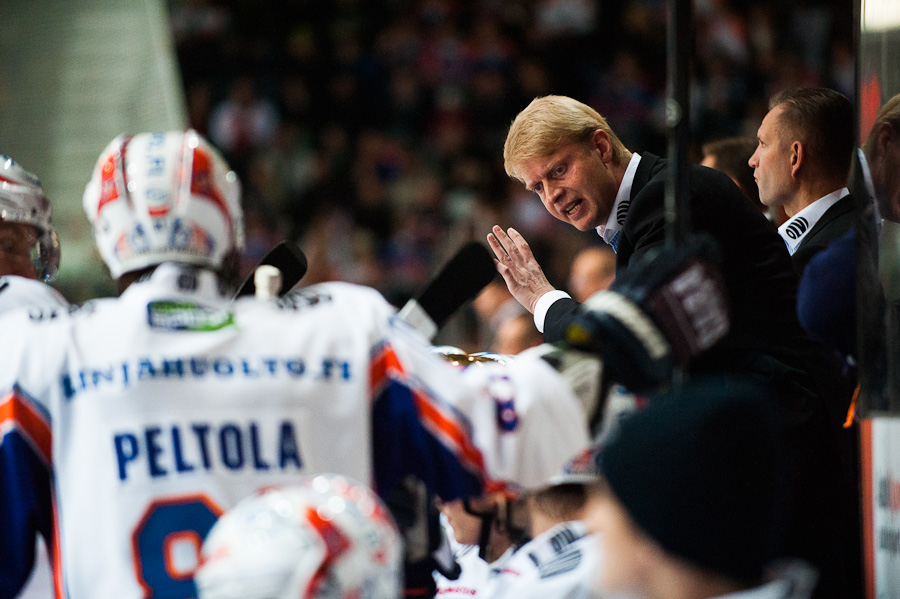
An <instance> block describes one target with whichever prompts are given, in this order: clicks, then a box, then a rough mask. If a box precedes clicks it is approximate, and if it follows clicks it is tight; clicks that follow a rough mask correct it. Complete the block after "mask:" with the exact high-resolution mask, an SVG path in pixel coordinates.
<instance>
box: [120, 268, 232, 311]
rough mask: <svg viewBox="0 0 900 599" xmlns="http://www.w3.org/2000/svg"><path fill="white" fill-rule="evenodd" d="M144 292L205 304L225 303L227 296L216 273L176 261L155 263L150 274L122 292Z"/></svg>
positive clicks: (228, 300) (130, 293) (227, 299)
mask: <svg viewBox="0 0 900 599" xmlns="http://www.w3.org/2000/svg"><path fill="white" fill-rule="evenodd" d="M137 293H141V294H146V295H148V297H150V296H153V297H157V296H158V297H163V296H166V297H168V298H169V299H175V298H178V299H183V300H185V301H189V300H195V301H203V302H204V304H211V305H217V304H218V305H223V306H224V305H228V304H229V303H230V298H229V297H228V296H227V294H226V293H225V290H224V289H223V288H222V285H221V282H220V281H219V278H218V276H216V273H214V272H213V271H211V270H209V269H206V268H203V267H192V266H187V265H183V264H179V263H175V262H165V263H163V264H160V265H159V266H157V267H156V268H155V269H154V270H153V272H151V273H150V274H149V275H145V276H144V277H142V278H141V279H140V280H139V281H138V282H137V283H135V284H133V285H130V286H129V287H128V289H126V290H125V291H124V292H123V295H125V294H129V295H133V294H137Z"/></svg>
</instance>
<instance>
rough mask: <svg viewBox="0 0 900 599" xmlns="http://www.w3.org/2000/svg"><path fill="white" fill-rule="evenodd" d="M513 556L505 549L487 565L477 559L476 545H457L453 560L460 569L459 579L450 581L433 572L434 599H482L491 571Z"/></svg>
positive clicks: (511, 550)
mask: <svg viewBox="0 0 900 599" xmlns="http://www.w3.org/2000/svg"><path fill="white" fill-rule="evenodd" d="M511 555H513V549H512V548H510V549H507V550H506V551H505V552H504V553H503V554H502V555H501V556H500V557H498V558H497V559H496V560H494V561H493V562H491V563H488V562H486V561H484V560H483V559H481V558H480V557H478V546H477V545H459V544H457V549H456V551H454V552H453V558H454V559H455V560H456V563H457V565H458V566H459V568H460V574H459V577H458V578H457V579H456V580H450V579H449V578H446V577H445V576H443V575H442V574H440V573H438V572H435V574H434V581H435V586H436V587H437V592H436V593H435V596H436V597H439V598H440V599H475V598H478V597H484V596H485V595H484V590H485V586H486V585H487V581H488V579H489V578H490V577H491V571H492V569H497V570H499V569H502V567H503V564H504V563H506V561H507V560H508V559H509V558H510V556H511Z"/></svg>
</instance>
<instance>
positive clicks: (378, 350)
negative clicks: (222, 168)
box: [0, 264, 484, 599]
mask: <svg viewBox="0 0 900 599" xmlns="http://www.w3.org/2000/svg"><path fill="white" fill-rule="evenodd" d="M0 330H2V331H3V339H4V343H2V344H0V434H2V437H0V535H2V540H0V585H5V586H3V587H2V588H0V598H5V597H12V596H14V595H15V592H16V591H17V590H18V587H19V586H20V585H21V583H22V582H23V581H24V580H25V578H26V577H27V574H28V572H27V567H26V566H25V565H24V564H23V561H22V559H21V557H20V556H22V555H25V554H27V553H28V552H30V551H33V543H34V528H35V527H36V526H37V527H44V528H50V529H52V530H53V531H54V538H53V544H54V547H53V549H54V554H55V555H56V556H57V560H56V564H55V572H56V586H57V590H56V592H57V595H58V596H60V597H91V598H92V599H112V598H115V599H125V598H130V597H168V598H172V599H175V598H181V597H194V596H195V589H194V583H193V580H192V572H193V570H194V568H195V566H196V565H197V556H198V552H199V549H200V545H201V543H202V541H203V538H204V537H205V535H206V534H207V532H208V531H209V529H210V527H211V526H212V524H213V523H214V522H215V520H216V519H217V517H218V516H219V514H221V513H222V511H223V510H225V509H228V508H229V507H231V506H233V505H234V504H235V503H237V501H239V500H240V499H242V498H243V497H246V496H247V495H249V494H250V493H252V492H253V491H255V490H257V489H258V488H260V487H263V486H267V485H273V484H281V483H286V482H289V481H291V480H293V479H295V478H296V477H297V476H298V475H300V474H308V473H315V472H338V473H342V474H345V475H348V476H351V477H353V478H356V479H358V480H360V481H363V482H367V483H369V484H371V485H372V486H373V487H375V488H376V489H379V490H387V489H390V488H391V487H392V486H393V485H394V483H396V482H397V481H398V480H400V479H402V478H403V477H405V476H406V475H407V474H415V475H417V476H418V477H419V478H420V479H422V480H423V481H424V482H425V483H426V485H428V486H429V488H430V489H431V490H432V492H435V493H437V494H438V495H440V496H442V497H443V498H444V499H447V500H449V499H453V498H456V497H459V496H466V495H473V494H478V493H480V491H481V488H482V485H483V474H484V473H483V463H482V456H481V453H480V452H479V451H478V449H476V447H475V446H474V445H473V444H472V442H471V441H470V440H469V436H468V434H467V431H466V428H465V427H466V423H465V419H464V418H462V417H461V416H460V415H459V414H458V413H457V412H456V411H455V410H454V409H453V408H452V407H451V404H452V403H453V402H454V401H455V398H454V397H453V395H454V394H457V393H460V392H462V387H461V386H460V385H459V384H458V377H459V373H458V371H456V370H454V369H453V368H452V367H450V366H449V365H448V364H446V363H444V362H442V361H441V360H440V359H439V358H437V357H436V356H433V355H431V354H430V353H429V352H428V351H427V346H426V344H425V341H424V340H423V339H422V338H420V337H418V336H417V334H415V333H414V332H413V331H412V330H411V329H410V328H409V327H408V326H407V325H406V324H404V323H403V322H401V321H399V320H398V319H397V318H396V316H395V311H394V308H393V307H392V306H390V304H388V303H387V302H386V301H385V300H384V299H383V298H382V296H381V295H380V294H378V293H377V292H376V291H374V290H371V289H367V288H363V287H358V286H354V285H348V284H342V283H329V284H323V285H319V286H315V287H311V288H309V289H305V290H303V291H300V292H298V293H296V294H292V295H291V296H289V298H288V299H287V300H282V301H281V302H279V303H276V302H262V301H258V300H255V299H252V298H250V299H243V300H238V301H237V302H235V303H233V304H232V303H231V302H230V301H229V299H228V298H227V297H226V296H225V295H223V294H222V292H221V291H220V290H219V288H218V281H217V279H216V277H215V275H214V274H213V273H210V272H208V271H202V270H196V269H190V268H182V267H179V266H176V265H174V264H165V265H162V266H160V267H159V268H157V269H156V271H155V272H154V273H153V274H152V276H151V277H149V279H148V280H145V281H142V282H139V283H136V284H134V285H132V286H131V287H129V288H128V289H127V290H126V291H125V292H124V293H123V295H122V296H121V297H120V298H118V299H103V300H96V301H93V302H89V303H88V304H85V305H84V306H83V307H82V308H80V309H79V310H76V311H73V312H72V313H69V311H60V310H56V311H53V310H48V311H44V312H43V313H40V312H38V313H30V314H29V313H22V312H21V311H20V312H17V313H10V314H9V315H7V316H5V317H2V318H0Z"/></svg>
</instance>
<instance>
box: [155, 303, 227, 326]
mask: <svg viewBox="0 0 900 599" xmlns="http://www.w3.org/2000/svg"><path fill="white" fill-rule="evenodd" d="M147 324H149V325H150V326H151V327H153V328H154V329H166V330H169V331H218V330H219V329H222V328H225V327H227V326H233V325H234V315H233V314H232V313H231V312H227V311H225V310H210V309H209V308H206V307H203V306H198V305H197V304H192V303H189V302H150V303H149V304H147Z"/></svg>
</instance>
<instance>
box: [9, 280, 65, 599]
mask: <svg viewBox="0 0 900 599" xmlns="http://www.w3.org/2000/svg"><path fill="white" fill-rule="evenodd" d="M68 305H69V304H68V302H66V300H65V298H64V297H63V296H62V294H61V293H59V292H58V291H57V290H56V289H54V288H53V287H50V286H49V285H47V284H46V283H42V282H40V281H35V280H33V279H26V278H24V277H18V276H15V275H8V276H4V277H0V314H4V313H6V312H9V311H10V310H17V309H20V308H27V309H31V310H43V309H45V308H60V309H66V308H67V307H68ZM0 434H2V433H0ZM42 532H43V533H44V534H47V535H48V536H49V535H50V534H51V531H49V530H46V531H42ZM41 539H43V537H41V538H40V539H38V542H37V550H36V552H35V554H34V558H35V563H34V567H33V568H32V574H31V578H30V579H29V581H28V584H27V585H26V586H25V588H23V589H22V591H21V592H20V593H19V595H18V597H19V599H48V598H49V597H52V596H53V587H52V576H53V574H52V566H51V564H50V559H49V556H48V553H47V547H46V546H45V543H44V542H43V541H42V540H41Z"/></svg>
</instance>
